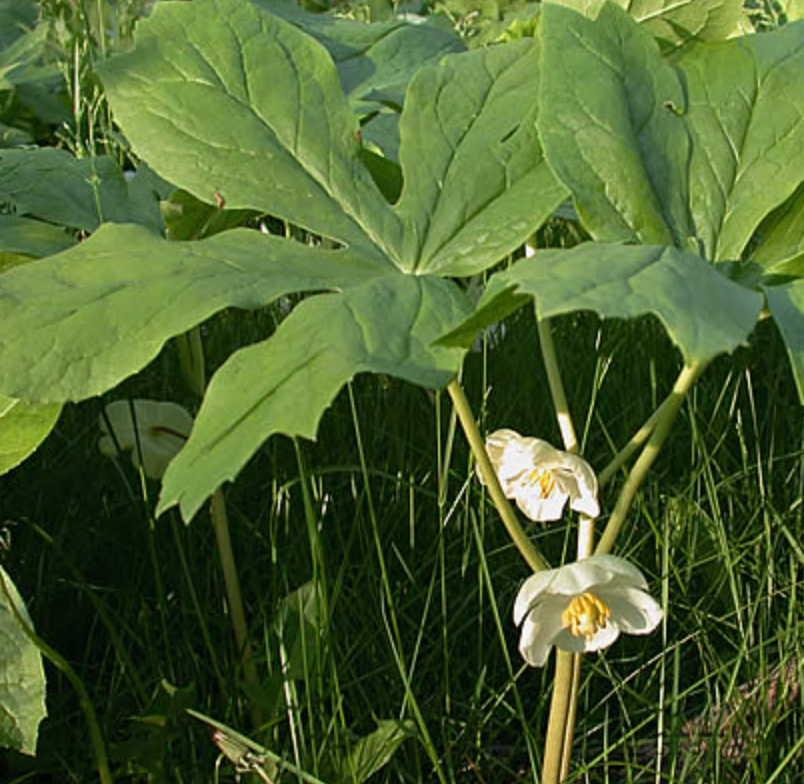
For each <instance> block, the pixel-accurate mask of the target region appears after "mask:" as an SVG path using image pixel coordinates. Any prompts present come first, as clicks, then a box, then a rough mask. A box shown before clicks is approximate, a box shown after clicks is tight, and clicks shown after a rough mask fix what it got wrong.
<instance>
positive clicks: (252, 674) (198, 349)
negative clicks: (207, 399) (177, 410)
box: [179, 327, 261, 727]
mask: <svg viewBox="0 0 804 784" xmlns="http://www.w3.org/2000/svg"><path fill="white" fill-rule="evenodd" d="M179 356H180V364H181V370H182V375H183V376H184V380H185V383H186V384H187V386H188V387H189V389H190V390H191V391H192V392H193V393H194V394H195V395H197V396H198V397H199V398H203V397H204V391H205V390H206V383H207V382H206V371H205V361H204V345H203V343H202V341H201V332H200V331H199V329H198V327H193V329H191V330H190V331H189V332H188V333H186V334H184V335H181V336H180V339H179ZM209 512H210V517H211V518H212V525H213V527H214V529H215V542H216V543H217V547H218V557H219V559H220V562H221V571H222V572H223V581H224V584H225V586H226V603H227V605H228V607H229V617H230V619H231V624H232V633H233V634H234V638H235V644H236V645H237V650H238V652H239V654H240V657H241V662H242V664H243V680H244V681H245V682H246V684H247V685H248V686H250V687H251V688H252V689H253V690H254V691H255V692H256V691H257V689H258V688H259V685H260V679H259V674H258V673H257V667H256V665H255V663H254V655H253V652H252V649H251V644H250V643H249V641H248V624H247V622H246V611H245V609H244V607H243V594H242V592H241V590H240V579H239V577H238V575H237V564H236V562H235V557H234V550H233V549H232V538H231V536H230V534H229V518H228V515H227V514H226V501H225V499H224V497H223V490H222V489H221V488H220V487H219V488H218V489H217V490H216V491H215V492H214V493H213V494H212V498H211V499H210V502H209ZM251 720H252V722H253V724H254V725H255V727H256V726H259V724H260V723H261V715H260V711H259V709H258V708H257V707H254V708H252V711H251Z"/></svg>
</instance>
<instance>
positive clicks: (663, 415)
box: [595, 362, 706, 554]
mask: <svg viewBox="0 0 804 784" xmlns="http://www.w3.org/2000/svg"><path fill="white" fill-rule="evenodd" d="M705 367H706V363H705V362H693V363H691V364H687V365H684V367H683V368H682V369H681V372H680V373H679V375H678V378H677V379H676V383H675V384H674V385H673V391H672V392H671V393H670V395H669V396H668V397H667V400H665V401H664V403H663V404H662V405H661V406H660V407H659V409H658V411H657V414H658V416H657V419H656V424H655V426H654V428H653V431H652V433H651V435H650V438H649V439H648V442H647V444H645V448H644V449H643V450H642V453H641V454H640V456H639V458H638V459H637V461H636V463H634V466H633V468H632V469H631V472H630V473H629V475H628V479H626V481H625V484H624V485H623V489H622V490H621V491H620V496H619V498H618V499H617V503H616V504H615V505H614V511H613V512H612V513H611V517H610V518H609V522H608V524H607V525H606V529H605V530H604V531H603V536H602V537H601V538H600V542H599V543H598V545H597V549H596V550H595V553H597V554H603V553H610V552H611V551H612V549H613V548H614V543H615V542H616V541H617V535H618V534H619V533H620V529H621V528H622V526H623V523H624V522H625V517H626V515H627V514H628V510H629V509H630V508H631V503H632V502H633V500H634V498H635V496H636V494H637V490H639V488H640V486H641V485H642V482H644V481H645V477H646V476H647V473H648V471H649V470H650V467H651V466H652V465H653V463H654V461H655V460H656V458H657V457H658V456H659V451H660V450H661V448H662V445H663V444H664V442H665V439H666V438H667V436H668V434H669V433H670V428H671V427H672V425H673V422H674V421H675V419H676V415H677V414H678V412H679V409H680V408H681V404H682V403H683V402H684V399H685V398H686V396H687V393H688V392H689V391H690V389H691V388H692V385H693V383H694V382H695V379H696V378H698V376H699V375H700V374H701V373H702V372H703V369H704V368H705Z"/></svg>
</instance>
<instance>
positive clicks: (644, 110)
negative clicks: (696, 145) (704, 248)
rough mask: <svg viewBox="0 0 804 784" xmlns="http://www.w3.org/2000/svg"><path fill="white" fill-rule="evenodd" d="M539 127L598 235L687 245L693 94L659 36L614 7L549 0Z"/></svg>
mask: <svg viewBox="0 0 804 784" xmlns="http://www.w3.org/2000/svg"><path fill="white" fill-rule="evenodd" d="M542 48H543V55H542V69H543V77H542V84H541V94H540V96H541V109H540V115H539V118H540V119H539V126H540V131H541V140H542V144H543V145H544V149H545V154H546V156H547V160H548V162H549V164H550V166H551V167H552V169H553V171H554V172H555V173H556V175H557V176H558V178H559V179H560V180H561V181H562V182H563V183H564V184H565V185H566V186H567V187H568V188H569V189H570V191H571V192H572V195H573V197H574V199H575V202H576V206H577V209H578V213H579V215H580V217H581V220H582V221H583V223H584V225H585V226H586V227H587V229H588V230H589V232H590V233H591V234H592V236H593V237H594V238H595V239H597V240H600V241H607V242H623V241H626V242H643V243H646V244H656V245H671V244H676V243H678V244H682V243H683V242H684V241H685V239H686V237H687V236H689V235H690V234H691V233H692V231H691V224H690V220H689V214H688V206H687V188H686V182H685V176H686V167H687V161H688V158H689V138H688V135H687V131H686V128H685V126H684V120H683V119H682V117H680V116H679V113H681V112H683V111H684V107H685V97H684V91H683V89H682V85H681V83H680V81H679V79H678V76H677V75H676V72H675V71H674V69H673V68H672V66H671V65H669V64H668V63H667V62H666V61H665V60H664V59H663V58H662V57H661V55H660V53H659V48H658V46H657V44H656V42H655V40H654V39H653V37H652V36H651V35H650V34H649V33H648V32H647V31H645V30H644V29H642V28H641V27H640V26H639V25H638V24H636V22H634V21H633V20H632V19H631V18H630V17H629V16H628V15H627V14H626V13H625V12H624V11H623V10H621V9H620V8H619V7H617V6H615V5H613V4H607V5H605V6H604V7H603V9H602V10H601V11H600V14H599V16H598V18H597V20H596V21H592V20H590V19H587V18H586V17H584V16H581V15H580V14H578V13H576V12H574V11H570V10H569V9H567V8H563V7H561V6H556V5H553V4H550V3H546V4H544V6H543V11H542Z"/></svg>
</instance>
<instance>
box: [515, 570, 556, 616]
mask: <svg viewBox="0 0 804 784" xmlns="http://www.w3.org/2000/svg"><path fill="white" fill-rule="evenodd" d="M557 571H558V570H557V569H548V570H547V571H544V572H536V573H535V574H532V575H531V576H530V577H528V579H527V580H525V582H524V583H522V587H521V588H520V589H519V593H518V594H517V595H516V601H515V602H514V624H515V625H516V626H519V624H520V623H522V619H523V618H524V617H525V614H526V613H528V612H529V611H530V609H531V607H533V605H534V603H535V602H536V601H538V599H539V598H540V597H541V595H542V594H543V593H546V592H547V590H548V589H549V587H550V583H551V582H552V580H553V578H554V577H555V575H556V572H557Z"/></svg>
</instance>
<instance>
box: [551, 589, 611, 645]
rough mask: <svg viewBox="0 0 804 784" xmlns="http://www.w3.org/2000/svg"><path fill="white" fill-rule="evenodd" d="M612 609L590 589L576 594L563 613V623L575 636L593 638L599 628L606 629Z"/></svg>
mask: <svg viewBox="0 0 804 784" xmlns="http://www.w3.org/2000/svg"><path fill="white" fill-rule="evenodd" d="M610 617H611V610H609V608H608V607H607V606H606V605H605V604H604V603H603V602H601V601H600V599H598V598H597V596H595V595H594V594H593V593H589V592H588V591H587V592H586V593H584V594H581V595H580V596H576V597H575V598H574V599H573V600H572V601H571V602H570V603H569V606H568V607H567V609H566V610H564V612H563V613H561V623H562V625H563V626H564V628H565V629H569V630H570V632H572V634H573V636H575V637H585V638H586V639H587V640H591V639H592V637H594V636H595V634H596V633H597V632H598V630H599V629H605V628H606V624H607V623H608V619H609V618H610Z"/></svg>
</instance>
